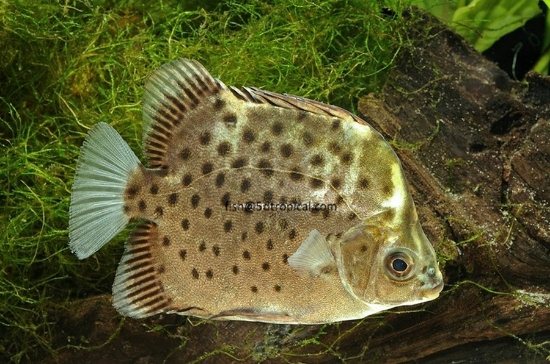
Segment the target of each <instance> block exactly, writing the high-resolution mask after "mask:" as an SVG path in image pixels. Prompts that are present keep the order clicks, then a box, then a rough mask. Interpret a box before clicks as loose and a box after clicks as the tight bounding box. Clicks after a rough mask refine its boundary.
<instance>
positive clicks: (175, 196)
mask: <svg viewBox="0 0 550 364" xmlns="http://www.w3.org/2000/svg"><path fill="white" fill-rule="evenodd" d="M177 202H178V194H177V193H171V194H170V195H169V196H168V204H169V205H170V206H174V205H175V204H176V203H177Z"/></svg>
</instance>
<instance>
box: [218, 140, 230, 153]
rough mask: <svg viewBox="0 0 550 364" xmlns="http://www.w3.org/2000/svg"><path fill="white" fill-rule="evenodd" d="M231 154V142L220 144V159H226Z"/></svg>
mask: <svg viewBox="0 0 550 364" xmlns="http://www.w3.org/2000/svg"><path fill="white" fill-rule="evenodd" d="M230 152H231V144H229V142H221V143H220V144H218V155H219V156H220V157H225V156H226V155H228V154H229V153H230Z"/></svg>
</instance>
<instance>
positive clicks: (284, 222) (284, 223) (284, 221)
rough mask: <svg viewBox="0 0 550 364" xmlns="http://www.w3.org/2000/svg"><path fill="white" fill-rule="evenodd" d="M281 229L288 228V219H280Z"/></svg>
mask: <svg viewBox="0 0 550 364" xmlns="http://www.w3.org/2000/svg"><path fill="white" fill-rule="evenodd" d="M278 225H279V229H281V230H286V228H287V227H288V221H286V219H281V220H279V223H278Z"/></svg>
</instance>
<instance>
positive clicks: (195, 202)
mask: <svg viewBox="0 0 550 364" xmlns="http://www.w3.org/2000/svg"><path fill="white" fill-rule="evenodd" d="M200 200H201V197H200V196H199V195H198V194H196V193H195V194H194V195H193V196H191V206H192V207H193V208H194V209H196V208H197V206H199V201H200Z"/></svg>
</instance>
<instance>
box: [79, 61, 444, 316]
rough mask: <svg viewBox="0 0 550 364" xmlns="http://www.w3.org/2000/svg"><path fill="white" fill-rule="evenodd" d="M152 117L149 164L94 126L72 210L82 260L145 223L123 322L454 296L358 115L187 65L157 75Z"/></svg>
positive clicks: (119, 285) (126, 264) (353, 307)
mask: <svg viewBox="0 0 550 364" xmlns="http://www.w3.org/2000/svg"><path fill="white" fill-rule="evenodd" d="M143 118H144V144H145V151H146V155H147V159H148V166H147V167H145V166H143V165H142V164H141V163H140V161H139V160H138V158H137V157H136V156H135V154H134V153H133V152H132V150H131V149H130V148H129V146H128V145H127V144H126V142H125V141H124V140H123V139H122V138H121V137H120V135H119V134H118V133H117V132H116V131H115V130H114V129H113V128H112V127H110V126H109V125H107V124H105V123H99V124H97V125H96V126H95V127H94V128H93V129H92V130H90V132H89V133H88V135H87V137H86V140H85V141H84V145H83V147H82V150H81V154H80V157H79V160H78V165H77V171H76V175H75V180H74V184H73V190H72V196H71V204H70V211H69V239H70V247H71V249H72V251H73V252H74V253H75V254H76V255H77V256H78V257H79V258H80V259H83V258H86V257H88V256H90V255H92V254H94V253H95V252H96V251H98V250H99V249H100V248H101V247H102V246H103V245H105V244H106V243H107V242H108V241H109V240H111V239H112V238H113V237H114V236H115V235H116V234H118V233H119V232H120V231H121V230H122V229H123V228H124V227H125V226H126V224H127V223H128V222H129V221H130V220H138V221H140V223H139V225H138V226H137V227H136V228H135V230H134V231H133V232H132V234H131V235H130V237H129V238H128V240H127V242H126V243H125V251H124V254H123V256H122V260H121V261H120V264H119V267H118V270H117V273H116V278H115V282H114V285H113V305H114V306H115V308H116V309H117V310H118V311H119V312H120V313H122V314H124V315H127V316H131V317H136V318H141V317H147V316H150V315H155V314H159V313H175V314H180V315H191V316H198V317H203V318H208V319H220V320H247V321H262V322H271V323H291V324H318V323H327V322H335V321H342V320H352V319H359V318H362V317H365V316H368V315H371V314H373V313H376V312H379V311H381V310H386V309H389V308H391V307H396V306H402V305H412V304H416V303H420V302H425V301H428V300H431V299H434V298H436V297H437V296H438V295H439V292H440V291H441V289H442V287H443V280H442V275H441V272H440V270H439V268H438V265H437V261H436V256H435V253H434V250H433V248H432V245H431V244H430V242H429V241H428V239H427V238H426V236H425V235H424V232H423V231H422V228H421V226H420V223H419V221H418V217H417V214H416V211H415V208H414V204H413V201H412V199H411V196H410V193H409V191H408V188H407V185H406V182H405V179H404V176H403V172H402V169H401V165H400V163H399V160H398V159H397V156H396V155H395V153H394V152H393V150H392V149H391V147H390V146H389V145H388V144H387V143H386V142H385V141H384V139H383V138H382V137H381V135H380V134H379V133H377V132H376V131H375V130H374V129H373V128H371V127H370V126H369V125H367V124H366V123H365V122H364V121H363V120H361V119H360V118H358V117H357V116H355V115H352V114H350V113H349V112H347V111H345V110H343V109H340V108H338V107H335V106H330V105H325V104H322V103H320V102H316V101H312V100H308V99H304V98H300V97H296V96H290V95H280V94H275V93H271V92H268V91H263V90H260V89H257V88H248V87H243V88H241V89H238V88H234V87H227V86H226V85H224V84H223V83H222V82H221V81H219V80H217V79H214V78H213V77H212V76H211V75H210V74H209V72H208V71H207V70H206V69H205V68H204V67H203V66H202V65H201V64H200V63H198V62H196V61H191V60H186V59H178V60H175V61H173V62H170V63H168V64H165V65H163V66H162V67H160V68H159V69H157V70H156V71H155V72H154V73H153V74H152V76H151V77H150V78H149V80H148V83H147V85H146V89H145V97H144V103H143Z"/></svg>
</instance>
